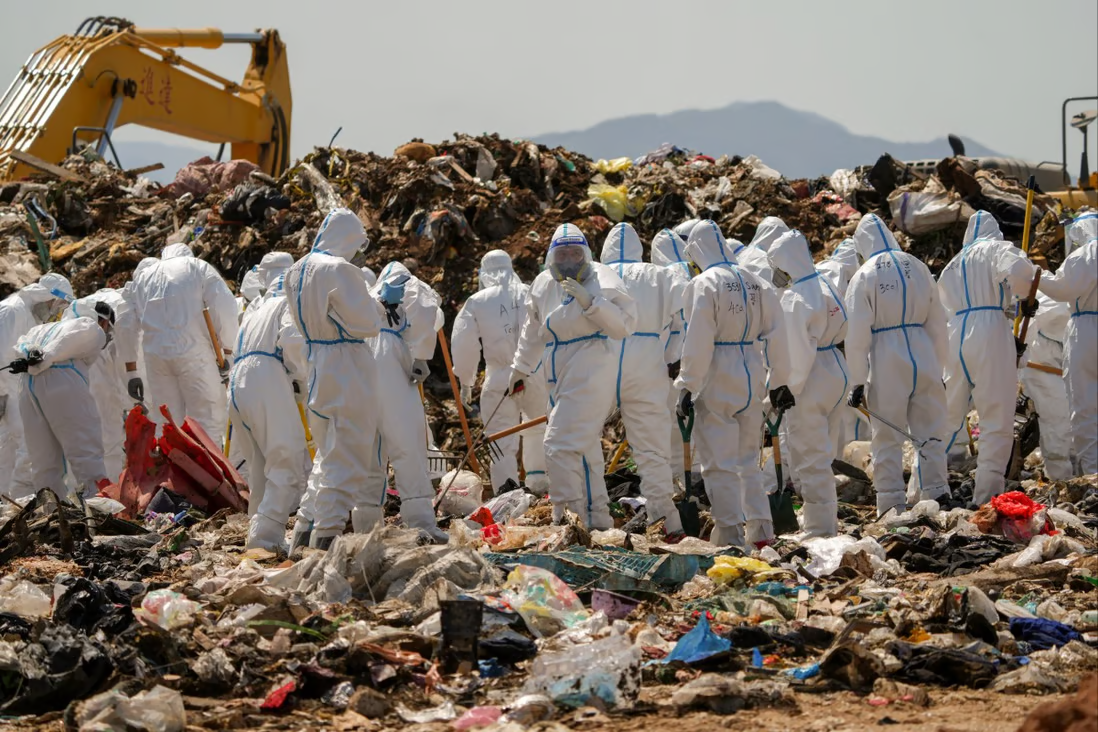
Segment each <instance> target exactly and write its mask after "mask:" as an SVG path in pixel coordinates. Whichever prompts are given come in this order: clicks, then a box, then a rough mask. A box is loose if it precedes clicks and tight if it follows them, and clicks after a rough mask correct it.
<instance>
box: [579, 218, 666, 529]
mask: <svg viewBox="0 0 1098 732" xmlns="http://www.w3.org/2000/svg"><path fill="white" fill-rule="evenodd" d="M643 255H644V247H643V246H642V245H641V241H640V238H639V237H638V236H637V232H636V231H634V229H633V227H632V226H630V225H629V224H626V223H620V224H616V225H615V226H614V228H612V229H611V230H610V233H609V234H607V236H606V241H605V242H603V245H602V253H601V255H600V256H599V259H600V260H601V261H602V263H603V264H605V265H607V266H608V267H610V268H611V269H612V270H614V272H616V273H617V275H618V277H620V278H621V280H622V282H624V283H625V291H626V292H628V293H629V296H630V297H632V298H633V302H634V304H635V307H636V312H637V320H636V323H635V325H634V328H635V330H634V331H633V333H632V334H631V335H630V336H629V337H628V338H625V339H624V340H622V341H620V342H619V341H613V342H612V347H613V348H614V350H616V351H617V352H618V363H617V374H616V382H615V384H614V405H615V406H616V407H617V408H618V409H620V410H621V418H622V422H623V423H624V424H625V434H626V437H627V438H628V440H629V447H630V450H631V451H632V453H633V460H634V461H635V462H636V463H637V473H638V475H639V476H640V479H641V486H640V489H641V493H642V494H643V495H644V497H645V500H646V501H647V511H648V520H649V521H650V522H655V521H657V520H659V519H661V518H662V519H663V520H664V530H665V531H666V532H667V533H668V534H678V533H681V532H682V521H681V519H680V518H679V513H678V510H676V508H675V504H674V502H673V501H672V500H671V497H672V493H673V491H674V484H673V482H672V480H671V464H670V454H671V445H672V443H671V442H670V441H669V440H668V432H667V425H668V424H669V423H671V422H672V418H671V411H670V410H669V409H668V403H667V399H668V394H669V392H670V390H671V381H670V380H669V379H668V378H667V361H666V360H665V358H664V344H665V343H666V342H667V338H668V336H669V334H670V331H671V325H672V320H673V318H674V317H675V316H676V315H677V314H678V313H679V312H680V311H681V310H682V293H683V290H684V288H682V287H678V286H676V280H675V277H674V275H672V274H671V270H670V269H668V268H667V267H661V266H660V265H658V264H651V263H649V262H643V261H641V258H642V257H643ZM675 360H676V361H677V360H679V359H677V358H676V359H675ZM680 442H681V440H680Z"/></svg>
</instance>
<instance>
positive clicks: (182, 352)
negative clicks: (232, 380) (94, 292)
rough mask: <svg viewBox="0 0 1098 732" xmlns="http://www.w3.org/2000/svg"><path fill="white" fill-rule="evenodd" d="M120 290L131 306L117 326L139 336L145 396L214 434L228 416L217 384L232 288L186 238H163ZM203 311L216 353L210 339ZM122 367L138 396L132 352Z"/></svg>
mask: <svg viewBox="0 0 1098 732" xmlns="http://www.w3.org/2000/svg"><path fill="white" fill-rule="evenodd" d="M142 265H144V262H142ZM124 292H125V293H126V297H127V299H128V300H129V302H130V305H131V310H132V312H131V313H130V314H128V315H127V317H126V319H125V325H124V326H122V325H121V324H120V327H126V328H132V329H134V332H135V333H138V334H139V336H140V338H139V340H140V343H141V349H142V352H143V355H144V363H145V373H146V376H147V377H148V379H149V391H150V393H151V395H152V396H153V397H155V399H156V402H157V404H158V405H159V404H165V405H167V407H168V410H169V411H170V412H171V414H172V418H173V419H176V420H179V421H180V422H181V421H182V420H183V418H184V417H191V418H193V419H194V420H195V421H197V422H198V423H199V424H200V425H201V426H202V429H204V430H205V431H206V434H208V435H210V436H212V437H214V438H219V437H220V436H221V435H223V434H224V433H225V425H226V421H227V419H228V410H227V404H226V400H227V394H226V390H225V383H226V382H227V381H228V378H229V367H230V366H231V365H232V364H231V360H232V359H231V357H232V350H231V346H232V344H233V343H235V342H236V332H237V327H238V321H239V319H238V308H237V304H236V298H235V297H233V293H232V292H231V291H230V290H229V287H228V286H227V285H226V284H225V281H224V280H223V279H222V278H221V275H220V274H219V273H218V272H217V270H216V269H214V267H213V265H211V264H210V263H208V262H205V261H203V260H201V259H198V258H196V257H195V256H194V252H193V251H191V248H190V247H189V246H187V245H186V244H170V245H168V246H167V247H165V248H164V252H163V253H162V254H161V256H160V259H159V260H158V261H153V262H151V263H149V264H148V265H144V266H141V265H139V267H138V270H137V271H136V272H135V274H134V279H133V281H132V282H131V283H130V285H129V286H127V288H126V289H125V291H124ZM207 310H208V312H209V317H210V320H211V321H212V323H213V327H214V333H215V335H216V336H217V340H218V341H219V342H220V344H221V348H222V350H223V352H222V353H221V354H217V353H215V352H214V346H213V345H212V344H211V339H210V330H209V328H208V327H207V324H206V315H205V314H204V312H205V311H207ZM130 316H132V318H131V317H130ZM219 356H220V357H219ZM219 362H223V364H224V365H223V366H219V365H218V364H219ZM126 372H127V375H128V376H127V383H126V386H127V390H128V392H129V394H130V396H131V397H132V398H133V399H134V400H135V401H138V402H142V401H144V397H145V387H144V383H143V382H142V380H141V377H140V376H139V375H137V359H136V358H127V359H126ZM149 412H150V416H151V417H152V419H153V420H154V421H163V419H164V418H163V416H162V415H161V414H160V410H159V409H150V410H149Z"/></svg>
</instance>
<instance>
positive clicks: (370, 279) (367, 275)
mask: <svg viewBox="0 0 1098 732" xmlns="http://www.w3.org/2000/svg"><path fill="white" fill-rule="evenodd" d="M362 277H363V278H364V279H365V280H366V284H367V285H369V286H370V287H373V286H374V285H376V284H377V273H376V272H374V271H373V270H372V269H370V268H369V267H362Z"/></svg>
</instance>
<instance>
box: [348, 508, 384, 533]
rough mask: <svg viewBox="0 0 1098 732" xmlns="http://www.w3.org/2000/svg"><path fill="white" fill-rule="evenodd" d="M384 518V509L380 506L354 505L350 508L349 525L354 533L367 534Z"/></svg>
mask: <svg viewBox="0 0 1098 732" xmlns="http://www.w3.org/2000/svg"><path fill="white" fill-rule="evenodd" d="M384 518H385V509H383V508H382V507H381V506H355V507H354V508H352V509H351V526H352V527H353V528H354V532H355V533H356V534H369V533H370V532H371V531H373V530H374V527H375V526H377V525H378V524H379V523H380V522H381V521H382V519H384Z"/></svg>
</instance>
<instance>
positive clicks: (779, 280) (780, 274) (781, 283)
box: [771, 267, 792, 290]
mask: <svg viewBox="0 0 1098 732" xmlns="http://www.w3.org/2000/svg"><path fill="white" fill-rule="evenodd" d="M791 279H792V278H791V277H790V276H789V273H788V272H786V271H785V270H782V269H778V268H777V267H775V268H774V274H773V276H772V277H771V280H772V281H773V282H774V287H777V288H778V289H779V290H781V289H784V288H786V287H789V281H790V280H791Z"/></svg>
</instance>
